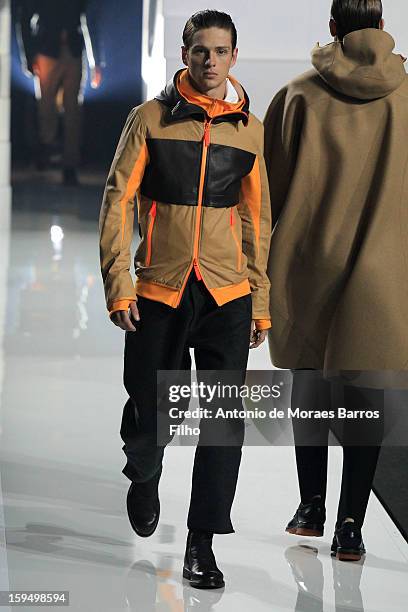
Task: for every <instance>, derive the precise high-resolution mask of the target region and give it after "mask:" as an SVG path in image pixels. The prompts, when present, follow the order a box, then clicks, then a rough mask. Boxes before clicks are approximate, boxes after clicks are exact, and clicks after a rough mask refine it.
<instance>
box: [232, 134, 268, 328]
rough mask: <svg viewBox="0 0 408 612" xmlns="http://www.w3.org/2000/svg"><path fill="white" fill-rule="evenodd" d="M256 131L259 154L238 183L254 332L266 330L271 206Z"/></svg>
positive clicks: (260, 143) (260, 140)
mask: <svg viewBox="0 0 408 612" xmlns="http://www.w3.org/2000/svg"><path fill="white" fill-rule="evenodd" d="M259 128H260V129H259V141H258V145H259V146H258V152H257V155H256V157H255V161H254V164H253V167H252V170H251V172H250V173H249V174H248V175H247V176H245V177H244V178H243V179H242V181H241V194H240V202H239V205H238V212H239V215H240V217H241V222H242V250H243V252H244V253H245V255H246V257H247V259H248V271H249V284H250V286H251V294H252V318H253V319H254V320H255V323H256V327H257V329H269V328H270V327H271V321H270V313H269V291H270V282H269V279H268V276H267V274H266V265H267V261H268V255H269V248H270V241H271V206H270V200H269V188H268V179H267V174H266V168H265V161H264V156H263V146H264V143H263V128H262V125H260V126H259Z"/></svg>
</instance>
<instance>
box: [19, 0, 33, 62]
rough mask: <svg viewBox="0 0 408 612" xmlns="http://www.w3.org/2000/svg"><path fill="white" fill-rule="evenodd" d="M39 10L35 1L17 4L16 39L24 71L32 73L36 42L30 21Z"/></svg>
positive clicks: (23, 1) (27, 0) (29, 0)
mask: <svg viewBox="0 0 408 612" xmlns="http://www.w3.org/2000/svg"><path fill="white" fill-rule="evenodd" d="M36 10H38V7H37V3H36V2H34V0H20V1H19V2H18V3H17V20H16V39H17V44H18V50H19V55H20V61H21V64H22V67H23V70H29V71H30V72H31V71H32V63H33V59H34V56H35V42H34V38H33V35H32V32H31V27H30V21H31V18H32V16H33V14H34V13H35V12H36Z"/></svg>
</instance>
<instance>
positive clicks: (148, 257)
mask: <svg viewBox="0 0 408 612" xmlns="http://www.w3.org/2000/svg"><path fill="white" fill-rule="evenodd" d="M156 208H157V204H156V202H153V203H152V206H151V208H150V211H149V217H150V222H149V230H148V232H147V255H146V263H145V265H146V266H149V265H150V261H151V259H152V234H153V226H154V222H155V219H156Z"/></svg>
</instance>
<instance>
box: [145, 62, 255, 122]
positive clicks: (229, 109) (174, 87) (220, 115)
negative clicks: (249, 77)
mask: <svg viewBox="0 0 408 612" xmlns="http://www.w3.org/2000/svg"><path fill="white" fill-rule="evenodd" d="M228 79H229V80H230V81H231V83H232V84H233V86H234V88H235V90H236V91H237V93H238V96H239V102H237V103H235V104H234V103H231V102H226V101H225V100H214V99H213V98H210V97H208V96H205V95H203V94H201V93H200V92H198V91H196V90H195V89H194V88H193V87H192V86H191V84H190V83H189V80H188V78H187V70H186V69H182V70H179V71H178V72H176V74H175V75H174V77H173V79H172V80H171V81H169V82H168V83H167V85H166V87H165V88H164V89H163V91H162V92H161V93H160V94H159V95H158V96H156V100H159V102H162V103H163V104H164V105H165V106H167V107H168V108H169V110H170V114H169V119H170V120H172V121H176V120H180V119H184V118H186V117H189V116H192V115H199V116H200V117H203V116H208V117H210V118H214V120H215V121H240V120H242V121H243V123H244V124H245V125H246V124H247V123H248V115H249V104H250V102H249V98H248V95H247V93H246V92H245V90H244V88H243V87H242V86H241V85H240V84H239V83H238V81H236V80H235V79H234V78H233V77H231V76H230V75H229V76H228Z"/></svg>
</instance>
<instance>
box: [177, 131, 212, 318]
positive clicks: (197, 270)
mask: <svg viewBox="0 0 408 612" xmlns="http://www.w3.org/2000/svg"><path fill="white" fill-rule="evenodd" d="M211 121H212V119H210V120H208V119H206V120H205V124H204V135H203V153H202V156H201V170H200V182H199V187H198V200H197V215H196V224H195V231H194V250H193V261H192V263H191V264H190V267H189V269H188V271H187V274H186V277H185V279H184V282H183V285H182V287H181V289H180V294H179V297H178V299H177V302H176V307H177V306H178V305H179V304H180V302H181V298H182V297H183V292H184V288H185V286H186V284H187V280H188V277H189V275H190V272H191V270H192V269H193V268H194V272H195V275H196V277H197V280H201V281H203V283H204V284H205V281H204V279H203V277H202V274H201V271H200V267H199V265H198V247H199V241H200V224H201V209H202V207H203V195H204V183H205V168H206V165H207V155H208V148H209V146H210V130H211ZM207 289H208V287H207Z"/></svg>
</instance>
